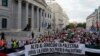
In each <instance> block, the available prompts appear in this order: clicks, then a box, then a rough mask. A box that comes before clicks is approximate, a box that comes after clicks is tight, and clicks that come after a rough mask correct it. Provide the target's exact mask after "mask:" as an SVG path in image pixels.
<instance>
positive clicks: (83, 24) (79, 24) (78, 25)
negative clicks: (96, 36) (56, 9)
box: [77, 23, 86, 28]
mask: <svg viewBox="0 0 100 56" xmlns="http://www.w3.org/2000/svg"><path fill="white" fill-rule="evenodd" d="M77 27H82V28H86V23H78V24H77Z"/></svg>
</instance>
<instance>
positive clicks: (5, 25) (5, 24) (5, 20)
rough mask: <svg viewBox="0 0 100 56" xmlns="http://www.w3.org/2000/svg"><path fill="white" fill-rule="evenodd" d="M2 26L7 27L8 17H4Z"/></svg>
mask: <svg viewBox="0 0 100 56" xmlns="http://www.w3.org/2000/svg"><path fill="white" fill-rule="evenodd" d="M2 28H7V19H6V18H3V19H2Z"/></svg>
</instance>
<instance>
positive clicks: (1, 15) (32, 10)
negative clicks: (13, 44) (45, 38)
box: [0, 0, 52, 32]
mask: <svg viewBox="0 0 100 56" xmlns="http://www.w3.org/2000/svg"><path fill="white" fill-rule="evenodd" d="M47 7H48V6H47V4H46V2H45V0H0V31H1V32H2V31H5V32H7V31H8V32H21V31H33V32H41V31H43V30H45V29H47V28H48V25H50V24H51V22H50V21H48V19H52V12H51V11H50V10H48V8H47Z"/></svg>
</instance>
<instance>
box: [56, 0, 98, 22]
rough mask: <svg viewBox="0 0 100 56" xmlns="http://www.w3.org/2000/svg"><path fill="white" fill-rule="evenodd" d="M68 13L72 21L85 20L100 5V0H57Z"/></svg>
mask: <svg viewBox="0 0 100 56" xmlns="http://www.w3.org/2000/svg"><path fill="white" fill-rule="evenodd" d="M56 1H57V2H58V3H59V4H60V5H61V7H62V8H63V9H64V11H65V12H66V13H67V15H68V17H69V19H70V22H73V21H75V22H85V21H86V17H87V16H88V15H90V14H91V13H92V12H93V11H94V10H95V9H96V8H98V7H99V5H100V0H56Z"/></svg>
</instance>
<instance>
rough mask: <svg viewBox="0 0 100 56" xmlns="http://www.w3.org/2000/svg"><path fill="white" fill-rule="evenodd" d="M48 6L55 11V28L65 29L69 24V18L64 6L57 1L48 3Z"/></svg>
mask: <svg viewBox="0 0 100 56" xmlns="http://www.w3.org/2000/svg"><path fill="white" fill-rule="evenodd" d="M48 6H49V7H50V8H51V10H52V11H53V15H54V16H53V18H54V19H53V22H54V24H53V26H54V28H55V29H59V30H61V29H63V28H64V27H65V26H66V25H68V23H69V22H68V21H69V18H68V16H67V15H66V14H65V13H64V11H63V9H62V7H61V6H60V5H59V4H58V3H56V2H50V3H48Z"/></svg>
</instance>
